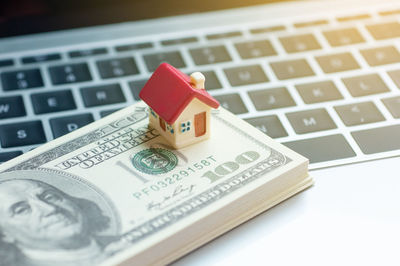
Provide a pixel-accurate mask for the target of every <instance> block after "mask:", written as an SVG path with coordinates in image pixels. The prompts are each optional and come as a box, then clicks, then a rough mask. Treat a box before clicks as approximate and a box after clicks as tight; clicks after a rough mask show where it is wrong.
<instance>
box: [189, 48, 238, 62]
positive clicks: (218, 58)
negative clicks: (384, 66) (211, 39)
mask: <svg viewBox="0 0 400 266" xmlns="http://www.w3.org/2000/svg"><path fill="white" fill-rule="evenodd" d="M189 52H190V55H191V56H192V58H193V60H194V63H195V64H196V65H208V64H214V63H222V62H229V61H232V58H231V56H230V55H229V53H228V51H227V50H226V48H225V47H224V46H222V45H217V46H208V47H202V48H195V49H190V50H189Z"/></svg>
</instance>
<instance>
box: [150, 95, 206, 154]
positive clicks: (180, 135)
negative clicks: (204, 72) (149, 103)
mask: <svg viewBox="0 0 400 266" xmlns="http://www.w3.org/2000/svg"><path fill="white" fill-rule="evenodd" d="M202 112H206V132H205V134H204V135H202V136H200V137H196V136H195V128H194V117H195V115H196V114H199V113H202ZM156 115H157V114H156ZM210 118H211V107H210V106H208V105H206V104H205V103H203V102H202V101H200V100H198V99H197V98H194V99H193V100H192V101H191V102H190V103H189V104H188V105H187V106H186V108H185V110H184V111H183V112H182V113H181V114H180V116H179V117H178V119H177V120H176V122H175V123H174V124H173V125H170V126H172V129H173V130H174V133H173V134H172V133H170V131H169V130H166V131H164V130H163V129H162V128H161V127H160V123H159V116H158V115H157V118H155V117H154V116H153V115H152V114H151V113H150V121H149V122H150V124H151V125H152V126H153V127H154V128H155V129H157V130H158V131H159V132H160V134H161V135H162V136H164V137H165V138H166V139H167V140H168V141H169V142H170V143H171V145H172V146H173V147H174V148H176V149H180V148H183V147H185V146H188V145H190V144H193V143H196V142H199V141H202V140H205V139H208V138H209V137H210ZM187 122H190V130H189V131H186V130H185V132H182V131H181V129H182V128H181V124H182V123H187ZM167 126H168V124H167V123H166V127H167Z"/></svg>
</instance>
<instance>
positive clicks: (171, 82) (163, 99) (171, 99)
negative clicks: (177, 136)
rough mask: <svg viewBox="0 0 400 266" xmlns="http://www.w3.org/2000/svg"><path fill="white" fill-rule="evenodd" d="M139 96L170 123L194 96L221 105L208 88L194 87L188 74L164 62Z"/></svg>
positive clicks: (215, 106) (216, 106)
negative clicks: (209, 92)
mask: <svg viewBox="0 0 400 266" xmlns="http://www.w3.org/2000/svg"><path fill="white" fill-rule="evenodd" d="M139 97H140V98H141V99H142V100H143V101H144V102H146V103H147V105H149V106H150V107H151V108H152V109H153V110H154V111H155V112H156V113H157V114H158V115H159V116H160V117H161V118H162V119H164V120H165V121H166V122H167V123H168V124H173V123H174V122H175V121H176V119H177V118H178V117H179V115H180V114H181V113H182V111H183V110H184V109H185V108H186V106H187V105H188V104H189V103H190V102H191V101H192V100H193V98H197V99H199V100H200V101H202V102H203V103H205V104H207V105H209V106H210V107H213V108H218V106H219V103H218V101H217V100H215V99H214V98H213V97H212V96H211V95H210V94H208V92H207V91H206V90H204V89H196V88H193V87H192V85H191V83H190V77H189V76H188V75H186V74H184V73H182V72H181V71H179V70H178V69H176V68H174V67H173V66H171V65H169V64H167V63H162V64H161V65H160V66H159V67H158V68H157V69H156V71H154V73H153V75H152V76H151V77H150V79H149V80H148V81H147V83H146V84H145V85H144V87H143V89H142V90H141V91H140V93H139Z"/></svg>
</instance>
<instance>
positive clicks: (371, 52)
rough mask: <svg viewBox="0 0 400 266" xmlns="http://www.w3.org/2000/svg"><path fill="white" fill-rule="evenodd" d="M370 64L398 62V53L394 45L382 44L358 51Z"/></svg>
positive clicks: (378, 64)
mask: <svg viewBox="0 0 400 266" xmlns="http://www.w3.org/2000/svg"><path fill="white" fill-rule="evenodd" d="M360 52H361V54H362V56H363V57H364V58H365V60H366V61H367V63H368V64H369V65H370V66H381V65H387V64H394V63H398V62H400V53H399V51H397V49H396V48H395V47H394V46H384V47H379V48H373V49H364V50H361V51H360Z"/></svg>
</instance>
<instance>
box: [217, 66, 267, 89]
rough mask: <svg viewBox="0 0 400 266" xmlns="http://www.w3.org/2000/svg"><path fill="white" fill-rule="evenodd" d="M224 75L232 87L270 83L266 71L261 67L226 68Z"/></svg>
mask: <svg viewBox="0 0 400 266" xmlns="http://www.w3.org/2000/svg"><path fill="white" fill-rule="evenodd" d="M224 73H225V75H226V77H227V78H228V80H229V83H230V84H231V85H232V86H243V85H249V84H256V83H263V82H268V81H269V79H268V77H267V76H266V75H265V73H264V70H262V68H261V66H259V65H250V66H241V67H232V68H226V69H224Z"/></svg>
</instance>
